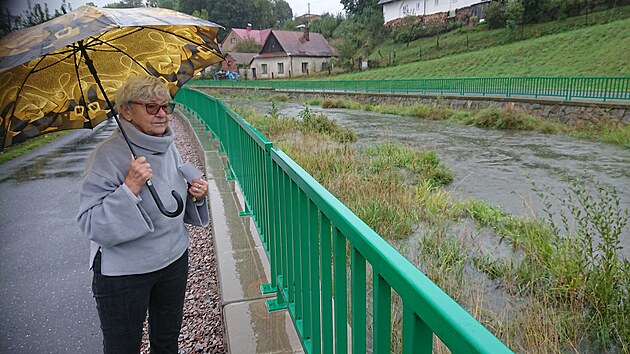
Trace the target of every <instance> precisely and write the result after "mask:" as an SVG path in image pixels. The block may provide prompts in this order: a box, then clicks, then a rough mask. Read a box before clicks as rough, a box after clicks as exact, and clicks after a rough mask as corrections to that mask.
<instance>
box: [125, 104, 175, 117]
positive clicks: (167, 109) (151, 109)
mask: <svg viewBox="0 0 630 354" xmlns="http://www.w3.org/2000/svg"><path fill="white" fill-rule="evenodd" d="M129 103H133V104H140V105H143V106H144V108H145V109H146V110H147V113H148V114H151V115H155V114H158V112H159V111H160V108H162V110H163V111H164V113H166V114H171V113H173V110H174V109H175V103H167V104H157V103H146V102H140V101H129Z"/></svg>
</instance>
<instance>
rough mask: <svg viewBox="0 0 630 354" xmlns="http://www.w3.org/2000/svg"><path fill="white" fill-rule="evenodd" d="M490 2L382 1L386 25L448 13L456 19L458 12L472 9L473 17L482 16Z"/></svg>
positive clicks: (476, 0)
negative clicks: (483, 8)
mask: <svg viewBox="0 0 630 354" xmlns="http://www.w3.org/2000/svg"><path fill="white" fill-rule="evenodd" d="M487 2H489V1H488V0H380V1H379V2H378V4H379V5H383V18H384V20H385V23H386V24H387V23H389V22H392V21H394V20H396V19H399V18H403V17H407V16H428V15H433V14H437V13H448V14H449V15H450V17H455V12H456V10H460V9H465V8H471V10H472V14H471V15H472V16H478V17H479V16H480V12H481V9H482V7H483V5H484V4H485V3H487Z"/></svg>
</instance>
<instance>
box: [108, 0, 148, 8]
mask: <svg viewBox="0 0 630 354" xmlns="http://www.w3.org/2000/svg"><path fill="white" fill-rule="evenodd" d="M103 7H107V8H110V9H131V8H134V7H144V3H143V2H142V0H120V1H118V2H112V3H109V4H107V5H105V6H103Z"/></svg>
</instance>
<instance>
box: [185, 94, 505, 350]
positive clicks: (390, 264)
mask: <svg viewBox="0 0 630 354" xmlns="http://www.w3.org/2000/svg"><path fill="white" fill-rule="evenodd" d="M175 101H176V102H177V103H179V104H181V105H182V106H183V108H185V109H186V110H189V111H190V112H191V113H192V115H193V116H194V117H196V118H195V119H200V120H201V121H202V122H204V123H205V125H206V127H207V128H208V129H209V130H210V131H211V132H212V134H213V136H214V137H216V138H217V139H218V140H219V141H220V143H221V144H220V145H221V151H223V152H225V154H226V156H227V159H228V161H229V168H228V169H227V177H228V178H234V179H236V180H237V181H238V183H239V185H240V187H241V190H242V192H243V196H244V199H245V204H246V208H247V210H246V211H245V212H243V215H251V216H252V218H253V220H254V222H255V224H256V227H257V228H258V231H259V233H260V235H261V239H262V242H263V245H264V247H265V250H266V252H267V256H268V258H269V262H270V265H271V283H270V284H263V285H262V286H261V289H262V292H266V293H269V292H274V293H275V294H276V295H277V296H276V297H275V298H273V299H271V300H269V301H268V302H267V306H268V308H269V309H270V311H273V310H280V309H285V308H286V309H288V311H289V313H290V315H291V318H292V319H293V323H294V325H295V328H296V330H297V333H298V335H299V336H300V339H301V341H302V345H303V347H304V350H305V352H307V353H326V354H328V353H346V352H348V351H349V349H348V348H351V350H350V351H351V352H352V353H361V354H365V353H366V352H367V351H368V350H369V349H370V348H371V349H372V350H373V352H374V353H390V350H391V347H392V343H391V338H392V335H393V331H397V330H398V329H397V328H395V327H394V326H392V320H391V318H392V291H395V292H396V293H397V294H398V295H399V296H400V298H401V299H402V332H401V333H398V332H397V333H396V335H397V336H398V337H402V348H403V353H431V351H432V348H433V334H435V335H436V336H437V337H439V338H440V339H441V340H442V342H443V343H444V344H445V345H446V346H447V347H448V348H449V349H450V350H451V352H453V353H466V354H470V353H511V351H510V350H509V349H508V348H507V347H506V346H505V345H504V344H503V343H501V341H499V340H498V339H497V338H496V337H494V336H493V335H492V334H491V333H490V332H489V331H488V330H487V329H486V328H485V327H484V326H482V325H481V324H480V323H479V322H477V321H476V320H475V319H474V318H473V317H472V316H471V315H470V314H469V313H468V312H466V311H465V310H464V309H462V308H461V307H460V306H459V305H458V304H457V303H456V302H455V301H454V300H453V299H451V298H450V297H449V296H448V295H446V294H445V293H444V292H443V291H442V290H441V289H440V288H439V287H438V286H436V285H435V284H434V283H433V282H431V281H430V280H429V279H428V278H427V277H426V276H425V275H424V274H423V273H422V272H420V271H419V270H418V269H417V268H416V267H415V266H414V265H413V264H411V263H410V262H409V261H407V260H406V259H405V258H404V257H403V256H402V255H400V254H399V253H398V252H397V251H396V250H395V249H394V248H392V247H391V246H390V245H389V244H388V243H387V242H386V241H384V240H383V239H382V238H381V237H380V236H379V235H378V234H376V233H375V232H374V231H373V230H372V229H371V228H370V227H369V226H367V225H366V224H365V223H364V222H363V221H361V220H360V219H359V218H358V217H357V216H356V215H355V214H353V213H352V212H351V211H350V210H349V209H348V208H347V207H346V206H345V205H343V204H342V203H341V202H340V201H339V200H337V199H336V198H335V197H334V196H333V195H332V194H331V193H330V192H328V191H327V190H326V189H325V188H324V187H322V186H321V185H320V184H319V183H318V182H317V181H315V180H314V179H313V177H311V176H310V175H309V174H308V173H307V172H306V171H304V170H303V169H302V168H301V167H300V166H298V165H297V164H296V163H295V162H294V161H293V160H292V159H291V158H290V157H289V156H287V155H286V154H285V153H284V152H282V151H281V150H279V149H278V148H275V147H273V144H272V143H271V142H270V141H269V140H268V139H267V138H265V137H264V136H263V135H262V134H261V133H260V132H259V131H257V130H256V129H255V128H254V127H252V126H251V125H250V124H248V123H247V122H246V121H245V120H244V119H243V118H241V117H240V116H238V115H237V114H236V113H234V112H233V111H232V110H230V109H229V108H228V107H226V106H225V104H223V102H221V101H219V100H217V99H214V98H212V97H210V96H207V95H206V94H204V93H201V92H199V91H196V90H192V89H188V88H182V89H180V90H179V92H178V94H177V96H176V97H175ZM348 279H349V281H348ZM348 283H349V284H348ZM368 294H371V297H370V298H368ZM369 299H371V304H372V310H373V311H372V315H373V317H372V319H373V320H372V321H368V318H367V315H366V312H367V311H366V309H367V308H368V300H369Z"/></svg>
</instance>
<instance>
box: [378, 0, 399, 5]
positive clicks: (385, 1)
mask: <svg viewBox="0 0 630 354" xmlns="http://www.w3.org/2000/svg"><path fill="white" fill-rule="evenodd" d="M394 1H398V0H379V2H378V4H377V5H383V4H387V3H388V2H394Z"/></svg>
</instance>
